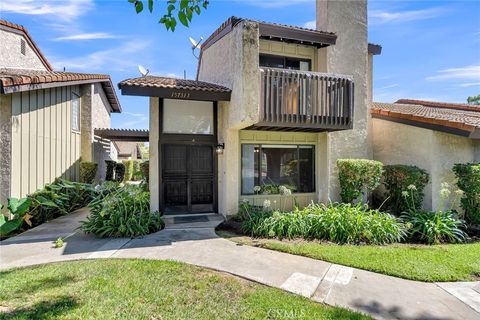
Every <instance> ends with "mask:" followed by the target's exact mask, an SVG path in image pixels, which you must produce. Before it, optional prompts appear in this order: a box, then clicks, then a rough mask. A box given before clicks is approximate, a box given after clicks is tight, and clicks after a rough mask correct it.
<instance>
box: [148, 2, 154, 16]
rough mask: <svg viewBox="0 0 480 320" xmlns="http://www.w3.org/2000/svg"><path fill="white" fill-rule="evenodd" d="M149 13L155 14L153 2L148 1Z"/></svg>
mask: <svg viewBox="0 0 480 320" xmlns="http://www.w3.org/2000/svg"><path fill="white" fill-rule="evenodd" d="M148 11H150V13H151V12H153V0H148Z"/></svg>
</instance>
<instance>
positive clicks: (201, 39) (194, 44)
mask: <svg viewBox="0 0 480 320" xmlns="http://www.w3.org/2000/svg"><path fill="white" fill-rule="evenodd" d="M188 39H189V40H190V43H191V44H192V54H193V56H194V57H195V58H197V59H198V56H197V55H196V54H195V49H197V48H198V49H201V48H202V46H201V44H200V43H202V41H203V37H200V41H196V40H195V39H193V38H192V37H188Z"/></svg>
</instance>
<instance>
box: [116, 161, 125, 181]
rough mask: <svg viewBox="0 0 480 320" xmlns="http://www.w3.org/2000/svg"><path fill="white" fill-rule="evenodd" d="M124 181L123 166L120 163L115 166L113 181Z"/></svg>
mask: <svg viewBox="0 0 480 320" xmlns="http://www.w3.org/2000/svg"><path fill="white" fill-rule="evenodd" d="M124 179H125V165H124V164H123V163H121V162H117V163H116V164H115V181H118V182H123V180H124Z"/></svg>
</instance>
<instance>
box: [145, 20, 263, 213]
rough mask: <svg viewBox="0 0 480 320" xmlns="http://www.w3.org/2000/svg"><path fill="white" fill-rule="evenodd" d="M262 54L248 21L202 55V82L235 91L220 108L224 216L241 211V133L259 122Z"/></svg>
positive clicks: (221, 205)
mask: <svg viewBox="0 0 480 320" xmlns="http://www.w3.org/2000/svg"><path fill="white" fill-rule="evenodd" d="M258 55H259V35H258V24H256V23H252V22H248V21H243V22H241V23H240V24H239V25H237V26H236V27H235V28H234V29H233V31H232V32H230V33H229V34H227V35H226V36H224V37H223V38H222V39H220V40H219V41H218V42H216V43H215V44H213V45H212V46H210V47H209V48H207V49H206V50H204V51H203V52H202V59H201V64H200V69H199V73H198V80H203V81H208V82H213V83H217V84H221V85H224V86H226V87H229V88H233V91H232V97H231V100H230V102H220V103H219V105H218V140H219V142H223V143H225V150H224V153H223V155H221V156H219V158H218V190H219V203H218V207H219V212H220V213H222V214H224V215H230V214H235V213H237V211H238V203H239V195H240V189H239V186H238V183H239V181H240V141H239V130H240V129H243V128H245V127H248V126H250V125H251V124H253V123H256V122H258V119H259V105H260V70H259V67H258ZM150 154H153V152H151V153H150Z"/></svg>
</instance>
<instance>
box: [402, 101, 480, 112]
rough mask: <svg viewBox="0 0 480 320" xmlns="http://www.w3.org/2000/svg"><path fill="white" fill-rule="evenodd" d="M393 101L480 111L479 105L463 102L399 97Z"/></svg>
mask: <svg viewBox="0 0 480 320" xmlns="http://www.w3.org/2000/svg"><path fill="white" fill-rule="evenodd" d="M395 103H401V104H416V105H421V106H425V107H433V108H446V109H458V110H465V111H480V106H475V105H471V104H464V103H446V102H435V101H425V100H414V99H400V100H397V101H396V102H395Z"/></svg>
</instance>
